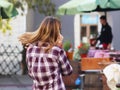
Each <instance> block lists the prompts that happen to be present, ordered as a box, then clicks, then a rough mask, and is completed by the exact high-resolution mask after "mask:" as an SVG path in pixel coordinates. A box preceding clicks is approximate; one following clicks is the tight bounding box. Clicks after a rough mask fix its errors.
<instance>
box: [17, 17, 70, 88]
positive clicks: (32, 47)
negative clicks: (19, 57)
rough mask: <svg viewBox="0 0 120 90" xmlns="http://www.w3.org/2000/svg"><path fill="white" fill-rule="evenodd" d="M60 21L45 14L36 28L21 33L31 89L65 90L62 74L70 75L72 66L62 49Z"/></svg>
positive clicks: (20, 38)
mask: <svg viewBox="0 0 120 90" xmlns="http://www.w3.org/2000/svg"><path fill="white" fill-rule="evenodd" d="M60 29H61V23H60V21H59V20H58V19H57V18H55V17H52V16H47V17H46V18H45V19H44V20H43V21H42V23H41V25H40V27H39V28H38V30H36V31H35V32H29V33H25V34H23V35H21V36H20V37H19V40H20V41H21V42H22V44H26V45H27V44H28V45H29V46H28V47H27V52H26V61H27V66H28V73H29V75H30V77H31V78H32V79H33V90H65V85H64V83H63V80H62V75H70V74H71V73H72V67H71V65H70V64H69V61H68V60H67V57H66V53H65V51H64V50H63V49H62V40H63V36H62V35H61V34H60Z"/></svg>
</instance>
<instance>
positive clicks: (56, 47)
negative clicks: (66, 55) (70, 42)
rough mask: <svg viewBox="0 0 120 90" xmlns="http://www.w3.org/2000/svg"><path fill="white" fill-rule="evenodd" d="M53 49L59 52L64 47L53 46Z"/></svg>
mask: <svg viewBox="0 0 120 90" xmlns="http://www.w3.org/2000/svg"><path fill="white" fill-rule="evenodd" d="M52 50H56V51H58V52H61V51H64V49H63V48H62V47H59V46H53V47H52Z"/></svg>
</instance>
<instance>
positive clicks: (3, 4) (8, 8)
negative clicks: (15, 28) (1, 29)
mask: <svg viewBox="0 0 120 90" xmlns="http://www.w3.org/2000/svg"><path fill="white" fill-rule="evenodd" d="M16 15H18V12H17V10H16V9H15V7H14V5H13V4H12V3H10V2H8V1H6V0H0V16H1V17H2V18H3V19H8V18H11V17H14V16H16Z"/></svg>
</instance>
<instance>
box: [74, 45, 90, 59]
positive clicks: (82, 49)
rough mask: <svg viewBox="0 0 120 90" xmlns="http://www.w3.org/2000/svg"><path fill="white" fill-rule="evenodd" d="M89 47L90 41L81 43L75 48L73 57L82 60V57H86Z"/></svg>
mask: <svg viewBox="0 0 120 90" xmlns="http://www.w3.org/2000/svg"><path fill="white" fill-rule="evenodd" d="M89 47H90V45H89V43H80V45H78V47H77V48H76V49H75V50H74V54H73V58H74V59H75V60H80V59H81V58H83V57H86V56H87V53H88V50H89Z"/></svg>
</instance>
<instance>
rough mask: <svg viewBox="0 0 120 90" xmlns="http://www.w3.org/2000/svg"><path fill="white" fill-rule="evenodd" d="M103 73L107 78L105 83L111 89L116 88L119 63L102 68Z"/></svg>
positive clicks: (119, 71) (119, 74) (119, 70)
mask: <svg viewBox="0 0 120 90" xmlns="http://www.w3.org/2000/svg"><path fill="white" fill-rule="evenodd" d="M103 73H104V75H105V76H106V78H107V85H108V87H109V88H110V89H111V90H118V88H116V84H117V83H120V65H119V64H111V65H108V66H106V67H105V68H104V69H103Z"/></svg>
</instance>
